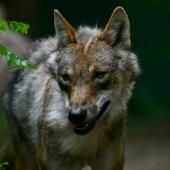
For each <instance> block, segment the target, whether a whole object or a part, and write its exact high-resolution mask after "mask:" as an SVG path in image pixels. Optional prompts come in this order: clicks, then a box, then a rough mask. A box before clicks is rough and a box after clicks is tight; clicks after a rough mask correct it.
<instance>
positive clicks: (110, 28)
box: [101, 7, 131, 49]
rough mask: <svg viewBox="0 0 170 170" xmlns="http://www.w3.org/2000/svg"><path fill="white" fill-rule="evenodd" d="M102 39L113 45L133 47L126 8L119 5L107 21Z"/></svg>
mask: <svg viewBox="0 0 170 170" xmlns="http://www.w3.org/2000/svg"><path fill="white" fill-rule="evenodd" d="M101 39H102V40H104V41H106V42H108V43H109V44H111V45H112V46H116V45H121V46H122V47H123V48H127V49H128V48H130V47H131V40H130V23H129V19H128V16H127V14H126V12H125V10H124V9H123V8H122V7H117V8H116V9H115V10H114V11H113V13H112V15H111V17H110V19H109V22H108V23H107V25H106V27H105V29H104V31H103V33H102V37H101Z"/></svg>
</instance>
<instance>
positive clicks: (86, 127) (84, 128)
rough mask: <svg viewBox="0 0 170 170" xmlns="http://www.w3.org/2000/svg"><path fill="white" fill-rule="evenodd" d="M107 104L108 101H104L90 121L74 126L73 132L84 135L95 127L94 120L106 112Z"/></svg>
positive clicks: (108, 103)
mask: <svg viewBox="0 0 170 170" xmlns="http://www.w3.org/2000/svg"><path fill="white" fill-rule="evenodd" d="M109 105H110V101H106V102H105V103H104V104H103V106H102V108H101V109H100V111H99V114H98V115H97V116H96V117H95V118H94V119H93V120H92V121H90V122H88V123H84V124H81V125H77V126H75V127H74V132H75V133H76V134H78V135H85V134H87V133H89V132H90V131H91V130H92V129H93V128H94V127H95V124H96V121H97V120H98V119H99V118H100V117H101V116H102V115H103V114H104V113H105V112H106V110H107V108H108V106H109Z"/></svg>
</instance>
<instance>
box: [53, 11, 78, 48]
mask: <svg viewBox="0 0 170 170" xmlns="http://www.w3.org/2000/svg"><path fill="white" fill-rule="evenodd" d="M54 26H55V31H56V35H57V36H58V38H59V42H60V44H61V45H62V46H66V45H67V44H68V43H71V42H74V41H75V33H76V31H75V29H74V28H73V27H72V26H71V24H70V23H69V22H68V21H67V20H66V19H65V18H64V17H63V16H62V14H61V13H60V12H59V11H58V10H56V9H55V10H54Z"/></svg>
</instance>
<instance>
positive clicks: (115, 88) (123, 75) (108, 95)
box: [50, 8, 139, 134]
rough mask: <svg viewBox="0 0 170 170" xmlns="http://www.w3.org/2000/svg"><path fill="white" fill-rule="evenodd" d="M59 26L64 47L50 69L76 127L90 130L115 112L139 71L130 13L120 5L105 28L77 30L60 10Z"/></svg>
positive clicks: (81, 131)
mask: <svg viewBox="0 0 170 170" xmlns="http://www.w3.org/2000/svg"><path fill="white" fill-rule="evenodd" d="M55 28H56V32H57V33H58V37H59V45H60V50H59V51H58V52H57V54H56V57H53V58H54V59H55V60H52V62H53V65H52V66H51V68H50V69H51V70H52V72H53V74H55V77H56V79H57V81H58V83H59V85H60V88H61V91H62V92H63V93H64V94H65V95H64V96H65V100H66V103H68V119H69V120H70V122H71V123H72V124H73V125H74V131H75V132H76V133H77V134H87V133H88V132H90V131H91V130H92V129H93V128H94V126H95V124H96V122H97V121H98V120H99V119H102V118H105V117H107V114H111V113H110V111H111V109H112V110H114V104H115V103H116V104H117V103H119V104H120V105H121V104H122V103H121V100H122V99H121V97H122V95H123V93H124V89H126V88H128V86H129V85H130V84H131V82H132V80H134V77H135V76H136V75H137V74H138V72H139V70H138V67H136V65H137V63H136V60H135V56H134V54H133V53H131V52H130V51H129V50H128V49H129V48H130V34H129V21H128V17H127V15H126V13H125V11H124V10H123V9H122V8H117V9H116V10H115V11H114V12H113V14H112V16H111V18H110V20H109V23H108V24H107V26H106V28H105V30H104V31H103V32H102V31H100V30H98V29H90V28H88V27H85V28H80V29H79V30H78V31H75V30H74V29H73V27H71V25H70V24H69V23H68V22H67V21H66V20H65V19H64V18H63V16H61V14H60V13H59V12H58V11H56V12H55ZM54 62H56V65H55V64H54ZM135 67H136V68H135ZM122 102H123V101H122ZM124 102H125V101H124ZM113 114H114V113H113Z"/></svg>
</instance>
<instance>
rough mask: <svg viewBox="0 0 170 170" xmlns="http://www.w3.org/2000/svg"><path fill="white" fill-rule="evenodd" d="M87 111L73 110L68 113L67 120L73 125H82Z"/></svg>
mask: <svg viewBox="0 0 170 170" xmlns="http://www.w3.org/2000/svg"><path fill="white" fill-rule="evenodd" d="M86 115H87V110H85V109H81V108H80V107H78V108H73V109H71V110H70V111H69V113H68V118H69V120H70V122H71V123H73V124H74V125H79V124H82V123H83V122H84V120H85V118H86Z"/></svg>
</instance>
